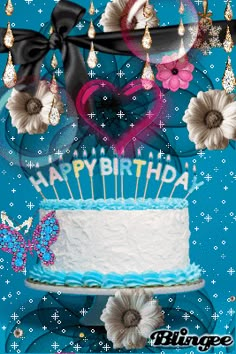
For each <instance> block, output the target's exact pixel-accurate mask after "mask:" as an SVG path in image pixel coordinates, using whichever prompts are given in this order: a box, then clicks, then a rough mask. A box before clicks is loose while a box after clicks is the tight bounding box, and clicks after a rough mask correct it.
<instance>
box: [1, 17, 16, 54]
mask: <svg viewBox="0 0 236 354" xmlns="http://www.w3.org/2000/svg"><path fill="white" fill-rule="evenodd" d="M14 40H15V39H14V36H13V32H12V30H11V24H10V22H8V24H7V31H6V34H5V36H4V38H3V43H4V45H5V47H7V48H8V49H10V48H12V47H13V44H14Z"/></svg>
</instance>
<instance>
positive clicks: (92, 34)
mask: <svg viewBox="0 0 236 354" xmlns="http://www.w3.org/2000/svg"><path fill="white" fill-rule="evenodd" d="M88 37H89V38H90V39H94V38H95V37H96V31H95V28H94V25H93V21H92V20H91V22H90V26H89V30H88Z"/></svg>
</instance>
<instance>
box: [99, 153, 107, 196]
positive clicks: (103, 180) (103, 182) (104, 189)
mask: <svg viewBox="0 0 236 354" xmlns="http://www.w3.org/2000/svg"><path fill="white" fill-rule="evenodd" d="M100 156H101V157H104V156H105V149H104V148H101V151H100ZM102 186H103V197H104V200H106V198H107V197H106V179H105V176H104V174H103V173H102Z"/></svg>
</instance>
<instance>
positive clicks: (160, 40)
mask: <svg viewBox="0 0 236 354" xmlns="http://www.w3.org/2000/svg"><path fill="white" fill-rule="evenodd" d="M85 11H86V10H85V9H84V8H83V7H82V6H80V5H77V4H75V3H72V2H70V1H66V0H60V1H59V2H58V4H57V5H56V7H55V8H54V10H53V12H52V15H51V21H52V25H53V28H54V33H53V34H52V35H51V36H50V38H49V39H48V38H46V37H45V36H44V35H42V34H41V33H39V32H35V31H32V30H24V29H22V30H21V29H14V30H13V35H14V38H15V42H14V46H13V48H12V50H11V52H12V56H13V60H14V63H15V64H19V65H20V69H19V72H18V83H17V87H16V88H17V89H18V90H23V91H24V90H27V88H28V83H29V82H27V80H28V78H33V79H34V82H35V83H36V84H37V81H38V80H39V77H40V69H41V65H42V62H43V59H44V57H45V56H46V54H47V53H48V52H49V50H51V49H54V50H55V49H59V50H60V51H61V55H62V60H63V65H64V73H65V83H66V90H67V92H68V94H69V95H70V96H71V98H72V99H73V100H74V101H75V99H76V96H77V94H78V91H79V89H80V88H81V87H82V86H83V84H84V83H86V81H87V80H88V78H87V70H86V66H85V63H84V59H83V57H82V55H81V53H80V50H79V47H81V48H85V49H89V48H90V44H91V39H90V38H89V37H88V36H86V35H83V36H69V33H70V31H71V30H72V29H73V28H74V27H75V26H76V24H77V23H78V22H79V21H80V20H81V19H82V18H83V16H84V14H85ZM214 25H220V26H221V27H222V28H223V33H224V32H225V30H226V22H225V21H218V22H215V23H214ZM187 26H188V25H187ZM187 26H186V27H187ZM231 31H232V34H233V37H236V21H232V23H231ZM150 32H151V36H152V39H153V46H152V49H151V51H150V52H151V54H152V53H161V52H166V51H171V50H174V49H176V41H179V37H178V33H177V26H169V27H162V28H154V29H151V30H150ZM5 33H6V28H0V53H6V52H7V51H8V50H7V48H6V47H5V46H4V43H3V38H4V35H5ZM128 36H129V40H131V41H132V43H133V45H134V46H135V48H136V49H137V50H138V51H140V53H142V52H143V49H142V47H141V40H142V37H143V30H136V31H129V33H128ZM222 38H223V37H222ZM94 45H95V49H96V50H98V51H100V52H103V53H108V54H115V55H116V54H118V55H126V56H131V55H133V53H132V52H131V51H130V49H129V48H128V47H127V45H126V42H125V41H124V38H123V34H122V33H121V32H111V33H99V34H97V36H96V39H94Z"/></svg>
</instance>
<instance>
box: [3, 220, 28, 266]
mask: <svg viewBox="0 0 236 354" xmlns="http://www.w3.org/2000/svg"><path fill="white" fill-rule="evenodd" d="M0 249H1V250H2V251H4V252H7V253H10V254H12V255H13V257H12V261H11V265H12V268H13V269H14V270H15V271H16V272H21V271H23V270H24V268H25V264H26V257H27V245H26V242H25V240H24V237H23V236H22V235H21V234H20V233H19V232H18V231H17V230H15V229H13V228H12V227H10V226H8V225H6V224H0Z"/></svg>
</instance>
